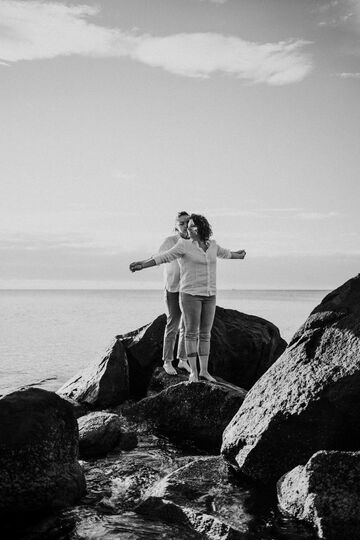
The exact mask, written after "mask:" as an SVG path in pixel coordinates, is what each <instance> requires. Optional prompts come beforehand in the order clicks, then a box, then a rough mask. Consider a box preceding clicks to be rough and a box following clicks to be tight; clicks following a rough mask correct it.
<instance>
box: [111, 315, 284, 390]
mask: <svg viewBox="0 0 360 540" xmlns="http://www.w3.org/2000/svg"><path fill="white" fill-rule="evenodd" d="M165 323H166V317H165V315H161V316H160V317H158V318H157V319H155V320H154V321H153V322H152V323H151V324H149V325H147V326H143V327H141V328H139V329H138V330H134V331H133V332H129V333H128V334H124V335H120V336H117V339H118V340H119V341H121V342H122V343H123V345H124V347H125V349H126V354H127V357H128V361H129V378H130V397H131V398H135V399H140V398H142V397H144V396H145V395H146V393H147V390H148V386H149V383H150V380H151V377H152V374H153V372H154V369H155V368H156V367H157V366H161V364H162V360H161V358H162V344H163V336H164V329H165ZM285 347H286V342H285V341H284V340H283V339H282V338H281V336H280V333H279V330H278V328H277V327H276V326H275V325H274V324H272V323H270V322H269V321H266V320H265V319H261V318H260V317H256V316H254V315H246V314H244V313H240V312H238V311H236V310H233V309H223V308H221V307H217V308H216V314H215V320H214V325H213V328H212V333H211V351H210V359H209V370H210V372H211V373H212V374H213V375H216V376H218V377H221V378H223V379H225V380H226V381H228V382H230V383H233V384H235V385H236V386H239V387H241V388H245V389H248V388H250V387H251V386H252V385H253V384H254V383H255V382H256V381H257V379H259V377H261V376H262V375H263V373H265V371H266V370H267V369H268V368H269V367H270V366H271V365H272V364H273V363H274V362H275V360H276V359H277V358H278V357H279V356H280V355H281V354H282V352H283V351H284V349H285Z"/></svg>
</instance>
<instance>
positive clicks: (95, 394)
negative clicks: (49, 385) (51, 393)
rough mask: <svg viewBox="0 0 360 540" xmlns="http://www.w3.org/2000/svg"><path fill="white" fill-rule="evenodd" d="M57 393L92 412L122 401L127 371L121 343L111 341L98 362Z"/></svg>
mask: <svg viewBox="0 0 360 540" xmlns="http://www.w3.org/2000/svg"><path fill="white" fill-rule="evenodd" d="M57 393H58V394H59V395H60V396H62V397H64V398H66V397H69V398H71V399H73V400H75V401H77V402H78V403H82V404H85V405H89V406H91V407H92V408H106V407H111V406H115V405H119V404H120V403H123V402H124V401H126V399H128V397H129V369H128V361H127V357H126V353H125V349H124V347H123V345H122V343H121V341H119V340H115V342H114V343H113V344H112V345H111V346H110V347H109V349H108V351H107V352H106V355H105V357H104V358H103V359H102V360H101V361H100V362H94V363H93V364H92V365H90V366H89V367H88V368H87V369H85V370H83V371H82V372H80V373H78V374H77V375H75V376H74V377H73V378H72V379H70V380H69V381H68V382H66V383H65V384H64V385H63V386H62V387H61V388H60V389H59V390H58V391H57Z"/></svg>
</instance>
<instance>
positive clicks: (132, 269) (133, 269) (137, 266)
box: [129, 261, 143, 272]
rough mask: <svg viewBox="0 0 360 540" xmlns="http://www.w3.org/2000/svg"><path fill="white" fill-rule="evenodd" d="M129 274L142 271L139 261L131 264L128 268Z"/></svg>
mask: <svg viewBox="0 0 360 540" xmlns="http://www.w3.org/2000/svg"><path fill="white" fill-rule="evenodd" d="M129 269H130V272H138V271H139V270H142V269H143V265H142V262H141V261H137V262H132V263H131V264H130V266H129Z"/></svg>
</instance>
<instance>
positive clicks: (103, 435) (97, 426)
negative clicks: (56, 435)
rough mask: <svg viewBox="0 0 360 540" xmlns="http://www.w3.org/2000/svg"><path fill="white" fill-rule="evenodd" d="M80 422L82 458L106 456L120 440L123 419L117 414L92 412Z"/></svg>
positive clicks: (80, 419)
mask: <svg viewBox="0 0 360 540" xmlns="http://www.w3.org/2000/svg"><path fill="white" fill-rule="evenodd" d="M78 424H79V450H80V457H81V458H82V459H87V458H92V457H97V456H104V455H106V454H107V453H108V452H110V450H112V449H113V448H115V446H116V445H117V444H118V443H119V442H120V439H121V427H122V424H121V420H120V418H119V416H118V415H117V414H113V413H107V412H92V413H90V414H87V415H86V416H82V417H81V418H79V420H78Z"/></svg>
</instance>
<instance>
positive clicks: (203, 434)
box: [123, 377, 246, 452]
mask: <svg viewBox="0 0 360 540" xmlns="http://www.w3.org/2000/svg"><path fill="white" fill-rule="evenodd" d="M173 379H174V377H173ZM245 395H246V391H245V390H243V389H242V388H237V387H235V386H234V385H228V384H226V383H218V382H217V383H209V382H205V381H199V382H191V383H189V382H181V383H178V384H175V385H173V386H169V387H168V388H165V390H163V391H161V392H159V393H158V394H155V395H152V396H150V397H147V398H144V399H142V400H141V401H139V402H138V403H136V404H135V405H132V406H131V407H130V408H129V409H127V410H126V409H124V410H123V414H125V415H127V416H128V417H135V418H136V419H141V420H145V421H148V422H150V423H151V424H153V425H154V426H155V427H156V428H157V430H158V431H160V432H161V433H164V434H166V435H168V436H170V437H174V438H177V439H178V438H180V439H181V440H186V441H191V442H194V443H195V444H197V445H198V446H201V447H204V448H206V449H207V450H210V451H214V452H218V451H219V449H220V445H221V440H222V433H223V431H224V429H225V427H226V425H227V424H228V423H229V421H230V420H231V418H232V417H233V416H234V414H235V413H236V412H237V410H238V409H239V407H240V406H241V404H242V402H243V400H244V397H245Z"/></svg>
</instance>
